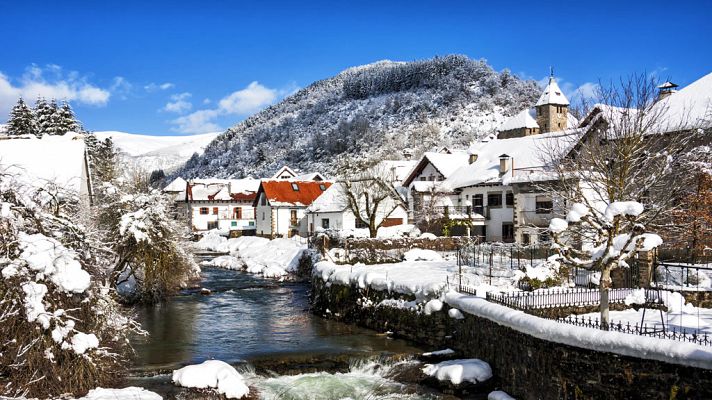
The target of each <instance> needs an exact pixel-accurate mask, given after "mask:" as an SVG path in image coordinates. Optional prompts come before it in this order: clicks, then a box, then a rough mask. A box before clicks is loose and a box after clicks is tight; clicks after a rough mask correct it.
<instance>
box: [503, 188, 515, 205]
mask: <svg viewBox="0 0 712 400" xmlns="http://www.w3.org/2000/svg"><path fill="white" fill-rule="evenodd" d="M505 201H506V204H507V207H512V206H514V193H512V192H507V194H505Z"/></svg>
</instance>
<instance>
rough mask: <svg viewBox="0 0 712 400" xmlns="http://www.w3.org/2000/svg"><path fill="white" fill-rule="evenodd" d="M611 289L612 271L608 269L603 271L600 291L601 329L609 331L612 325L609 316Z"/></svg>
mask: <svg viewBox="0 0 712 400" xmlns="http://www.w3.org/2000/svg"><path fill="white" fill-rule="evenodd" d="M610 287H611V269H610V268H609V267H606V268H604V269H603V271H601V282H600V284H599V291H600V293H601V307H600V311H601V328H603V329H604V330H608V324H609V323H610V318H609V316H608V310H609V305H608V290H609V289H610Z"/></svg>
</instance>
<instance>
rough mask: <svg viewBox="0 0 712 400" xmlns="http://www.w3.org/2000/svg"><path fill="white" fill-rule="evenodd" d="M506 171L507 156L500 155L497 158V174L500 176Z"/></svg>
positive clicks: (507, 169) (507, 165)
mask: <svg viewBox="0 0 712 400" xmlns="http://www.w3.org/2000/svg"><path fill="white" fill-rule="evenodd" d="M507 171H509V156H508V155H506V154H502V155H501V156H499V173H500V175H504V174H506V173H507Z"/></svg>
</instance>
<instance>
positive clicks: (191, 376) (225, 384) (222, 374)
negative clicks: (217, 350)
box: [172, 360, 250, 399]
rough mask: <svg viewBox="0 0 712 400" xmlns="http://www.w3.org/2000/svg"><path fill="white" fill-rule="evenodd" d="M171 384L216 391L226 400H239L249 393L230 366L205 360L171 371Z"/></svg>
mask: <svg viewBox="0 0 712 400" xmlns="http://www.w3.org/2000/svg"><path fill="white" fill-rule="evenodd" d="M172 380H173V383H175V384H176V385H178V386H183V387H187V388H195V389H210V388H212V389H216V390H217V391H218V393H220V394H224V395H225V397H227V398H228V399H240V398H242V397H244V396H247V395H248V394H249V393H250V389H249V388H248V387H247V385H246V384H245V380H244V378H243V377H242V375H240V373H239V372H237V371H236V370H235V368H233V367H232V366H230V364H228V363H225V362H223V361H219V360H207V361H204V362H203V363H202V364H195V365H188V366H186V367H183V368H181V369H178V370H175V371H173V377H172Z"/></svg>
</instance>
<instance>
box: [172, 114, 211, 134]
mask: <svg viewBox="0 0 712 400" xmlns="http://www.w3.org/2000/svg"><path fill="white" fill-rule="evenodd" d="M217 117H218V111H217V110H198V111H196V112H193V113H190V114H188V115H184V116H182V117H178V118H176V119H174V120H173V121H171V123H172V124H174V125H176V127H175V128H173V130H174V131H177V132H181V133H206V132H215V131H219V130H221V128H220V126H219V125H218V124H216V123H215V122H213V120H214V119H215V118H217Z"/></svg>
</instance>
